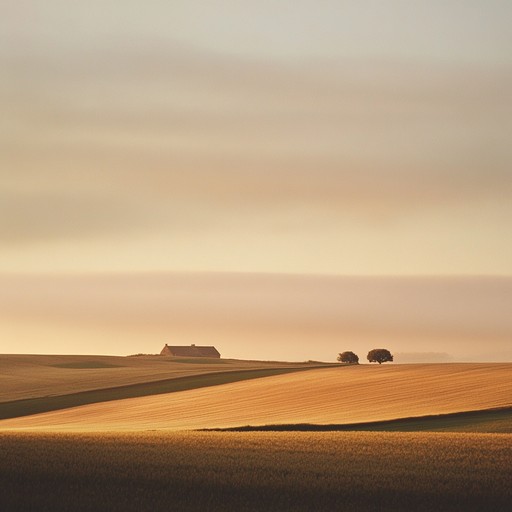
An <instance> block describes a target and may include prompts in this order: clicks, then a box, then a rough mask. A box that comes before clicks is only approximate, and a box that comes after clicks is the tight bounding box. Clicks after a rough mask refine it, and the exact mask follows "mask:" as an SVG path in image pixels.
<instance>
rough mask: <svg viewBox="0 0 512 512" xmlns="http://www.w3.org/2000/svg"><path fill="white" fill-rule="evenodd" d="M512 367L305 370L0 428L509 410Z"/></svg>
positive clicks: (193, 425)
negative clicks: (493, 409) (505, 408)
mask: <svg viewBox="0 0 512 512" xmlns="http://www.w3.org/2000/svg"><path fill="white" fill-rule="evenodd" d="M511 397H512V364H508V363H503V364H500V363H489V364H485V363H466V364H464V363H460V364H416V365H388V366H386V365H382V366H378V365H377V366H372V365H358V366H342V365H340V366H339V367H337V368H322V369H312V370H308V371H307V372H297V373H289V374H285V375H277V376H272V377H266V378H261V379H254V380H250V381H243V382H235V383H230V384H224V385H219V386H213V387H204V388H201V389H193V390H189V391H182V392H177V393H172V394H162V395H155V396H147V397H141V398H132V399H126V400H117V401H111V402H104V403H96V404H91V405H86V406H82V407H75V408H70V409H65V410H60V411H54V412H49V413H44V414H39V415H34V416H27V417H22V418H13V419H9V420H4V421H0V429H23V430H51V431H108V430H111V431H134V430H158V429H169V430H182V429H186V430H188V429H202V428H216V427H221V428H226V427H236V426H241V425H265V424H296V423H313V424H347V423H358V422H369V421H382V420H390V419H395V418H404V417H413V416H423V415H432V414H446V413H453V412H459V411H472V410H483V409H491V408H499V407H508V406H511V405H512V398H511Z"/></svg>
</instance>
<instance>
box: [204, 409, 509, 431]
mask: <svg viewBox="0 0 512 512" xmlns="http://www.w3.org/2000/svg"><path fill="white" fill-rule="evenodd" d="M204 430H205V431H208V430H211V431H219V432H360V431H363V432H475V433H476V432H481V433H494V434H512V408H505V409H488V410H483V411H470V412H456V413H452V414H440V415H438V416H419V417H415V418H400V419H397V420H388V421H373V422H368V423H348V424H344V425H335V424H328V425H319V424H311V423H299V424H295V425H293V424H292V425H284V424H282V425H260V426H252V425H246V426H243V427H233V428H225V429H204Z"/></svg>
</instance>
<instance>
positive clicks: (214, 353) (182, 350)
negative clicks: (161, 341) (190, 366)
mask: <svg viewBox="0 0 512 512" xmlns="http://www.w3.org/2000/svg"><path fill="white" fill-rule="evenodd" d="M160 355H161V356H173V357H216V358H220V353H219V351H218V350H217V349H216V348H215V347H205V346H200V345H194V344H192V345H184V346H174V347H171V346H170V345H167V343H166V344H165V346H164V348H163V349H162V351H161V352H160Z"/></svg>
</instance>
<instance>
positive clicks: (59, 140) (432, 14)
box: [0, 0, 512, 275]
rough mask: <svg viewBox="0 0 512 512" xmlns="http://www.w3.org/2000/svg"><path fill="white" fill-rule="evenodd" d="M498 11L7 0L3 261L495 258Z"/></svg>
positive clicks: (511, 254)
mask: <svg viewBox="0 0 512 512" xmlns="http://www.w3.org/2000/svg"><path fill="white" fill-rule="evenodd" d="M511 19H512V3H511V2H509V1H498V0H494V1H490V0H486V1H484V0H481V1H473V0H464V1H462V0H460V1H455V0H443V1H440V0H439V1H437V0H429V1H411V0H407V1H406V0H403V1H399V0H386V1H376V0H375V1H355V0H354V1H340V0H336V1H334V0H333V1H328V0H325V1H322V0H316V1H312V0H311V1H305V0H304V1H300V0H294V1H291V0H289V1H285V0H283V1H272V2H271V1H259V2H242V1H240V2H235V1H228V0H225V1H217V2H215V1H211V2H205V1H195V0H183V1H181V0H179V1H176V0H173V1H163V0H162V1H153V2H133V1H129V0H123V1H121V0H102V1H99V0H94V1H88V2H74V1H69V0H66V1H64V0H62V1H55V0H41V1H35V0H34V1H9V0H7V1H4V2H2V8H1V15H0V69H1V70H2V71H1V79H0V112H1V116H0V270H2V271H4V272H17V273H19V272H21V273H23V272H36V271H37V272H61V271H70V272H73V271H81V272H88V271H107V272H109V271H151V270H160V271H183V270H199V271H241V272H274V273H283V272H292V273H293V272H295V273H326V274H349V275H350V274H395V275H397V274H398V275H400V274H497V275H511V274H512V237H511V236H510V226H511V224H512V222H511V221H512V201H511V200H510V198H511V193H512V179H511V178H512V177H511V169H512V167H511V164H512V140H511V134H512V115H511V114H512V31H511V30H510V20H511Z"/></svg>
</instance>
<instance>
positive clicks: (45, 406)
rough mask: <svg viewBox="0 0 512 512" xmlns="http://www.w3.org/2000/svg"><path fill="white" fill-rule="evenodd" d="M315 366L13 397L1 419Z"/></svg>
mask: <svg viewBox="0 0 512 512" xmlns="http://www.w3.org/2000/svg"><path fill="white" fill-rule="evenodd" d="M311 369H318V367H315V366H311V367H307V368H263V369H253V370H233V371H224V372H210V373H206V374H199V375H190V376H185V377H174V378H170V379H163V380H159V381H151V382H143V383H138V384H128V385H125V386H116V387H111V388H103V389H95V390H90V391H80V392H78V393H69V394H65V395H57V396H49V397H40V398H31V399H23V400H14V401H12V402H3V403H0V420H3V419H10V418H18V417H22V416H30V415H33V414H39V413H44V412H51V411H58V410H62V409H69V408H72V407H78V406H81V405H90V404H95V403H100V402H111V401H114V400H123V399H126V398H140V397H144V396H151V395H161V394H167V393H176V392H179V391H188V390H191V389H198V388H203V387H210V386H219V385H221V384H230V383H233V382H239V381H244V380H252V379H258V378H264V377H271V376H274V375H282V374H285V373H292V372H298V371H306V370H311Z"/></svg>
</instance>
